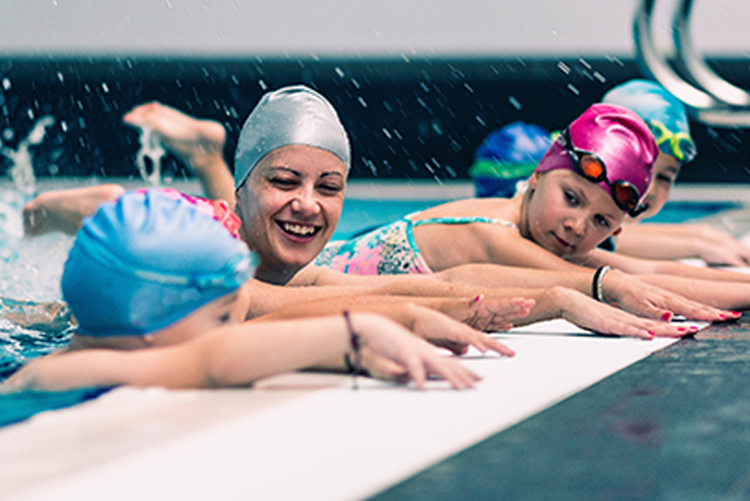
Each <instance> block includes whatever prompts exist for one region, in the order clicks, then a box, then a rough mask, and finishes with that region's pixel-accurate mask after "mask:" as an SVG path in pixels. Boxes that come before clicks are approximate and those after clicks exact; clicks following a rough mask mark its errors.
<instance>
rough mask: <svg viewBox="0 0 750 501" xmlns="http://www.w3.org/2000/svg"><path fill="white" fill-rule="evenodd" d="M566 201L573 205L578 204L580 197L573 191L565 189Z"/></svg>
mask: <svg viewBox="0 0 750 501" xmlns="http://www.w3.org/2000/svg"><path fill="white" fill-rule="evenodd" d="M564 193H565V201H566V202H568V204H570V205H572V206H576V205H578V197H577V196H576V194H575V193H573V192H572V191H567V190H566V191H565V192H564Z"/></svg>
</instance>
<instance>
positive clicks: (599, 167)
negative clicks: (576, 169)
mask: <svg viewBox="0 0 750 501" xmlns="http://www.w3.org/2000/svg"><path fill="white" fill-rule="evenodd" d="M578 165H579V166H580V168H581V171H582V172H583V174H584V175H585V177H588V178H589V179H590V180H592V181H595V182H597V183H598V182H601V181H604V179H605V178H606V174H605V170H604V164H603V163H602V161H601V160H599V159H598V158H596V157H595V156H593V155H584V156H582V157H580V159H579V160H578Z"/></svg>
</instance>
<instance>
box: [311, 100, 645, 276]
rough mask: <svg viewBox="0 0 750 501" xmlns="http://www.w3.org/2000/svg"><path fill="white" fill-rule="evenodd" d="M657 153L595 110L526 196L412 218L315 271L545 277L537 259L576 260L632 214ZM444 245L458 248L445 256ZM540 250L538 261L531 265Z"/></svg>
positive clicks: (547, 160) (464, 203) (639, 134)
mask: <svg viewBox="0 0 750 501" xmlns="http://www.w3.org/2000/svg"><path fill="white" fill-rule="evenodd" d="M657 152H658V150H657V147H656V143H655V142H654V139H653V136H652V135H651V133H650V132H649V130H648V126H647V125H646V124H645V122H643V120H641V119H640V118H639V117H638V116H637V115H636V114H635V113H633V112H631V111H630V110H628V109H626V108H623V107H620V106H614V105H605V104H597V105H594V106H592V107H590V108H589V109H588V110H586V112H585V113H583V115H581V116H580V117H579V118H578V119H576V120H575V121H574V122H573V123H571V124H570V126H569V127H567V128H566V129H565V130H564V131H563V133H562V134H561V135H560V136H559V137H558V138H557V139H556V140H555V141H554V142H553V144H552V145H551V146H550V148H549V149H548V151H547V153H546V154H545V155H544V157H542V159H541V161H540V162H539V164H538V166H537V168H536V170H535V172H534V174H533V175H532V177H531V178H530V179H529V186H530V188H529V190H528V191H527V192H526V193H525V194H522V195H518V196H516V197H514V198H512V199H499V198H484V199H468V200H461V201H456V202H450V203H447V204H443V205H439V206H437V207H433V208H431V209H428V210H425V211H423V212H420V213H416V214H411V215H409V216H407V217H406V218H404V219H403V220H400V221H397V222H395V223H392V224H391V225H388V226H386V227H383V228H380V229H378V230H375V231H373V232H371V233H368V234H365V235H362V236H361V237H358V238H357V239H355V240H354V241H349V242H347V243H345V244H343V245H341V244H340V246H339V247H338V250H337V251H336V252H335V253H334V252H328V253H326V252H324V254H323V255H321V257H319V259H318V260H317V261H316V264H320V265H327V266H329V267H332V268H333V269H337V270H339V271H345V272H349V273H351V272H354V273H362V274H382V273H430V272H433V271H439V270H444V269H448V268H452V267H455V266H459V265H462V264H467V263H495V264H509V265H521V266H529V267H540V268H554V265H553V264H552V263H549V264H548V263H545V262H544V256H545V255H548V254H549V253H552V254H554V255H555V256H557V257H564V258H568V257H571V256H575V257H580V256H585V255H586V254H587V253H588V252H589V251H591V250H592V249H594V248H595V247H596V246H597V245H598V244H599V243H600V242H601V241H602V240H604V239H606V238H607V237H608V236H610V235H611V234H612V233H614V232H615V231H617V230H618V229H619V227H620V224H621V223H622V221H623V219H624V217H625V215H626V213H630V214H633V213H636V212H637V211H638V210H640V207H641V206H640V202H641V200H642V198H643V196H644V194H645V193H646V191H647V190H648V186H649V182H650V179H651V167H652V165H653V162H654V159H655V158H656V155H657ZM581 166H583V167H584V170H581V168H580V167H581ZM591 168H593V169H595V170H596V172H588V170H590V169H591ZM587 172H588V175H589V178H586V177H584V174H585V173H587ZM448 238H450V240H451V241H455V242H457V245H451V246H446V245H445V243H446V241H448V240H447V239H448ZM539 247H541V248H542V249H543V250H544V251H545V252H543V253H541V254H540V256H541V257H536V255H537V254H539V251H540V250H542V249H539ZM360 256H361V257H363V260H361V262H360V260H359V259H358V258H359V257H360ZM549 257H550V258H551V257H553V256H552V255H550V256H549Z"/></svg>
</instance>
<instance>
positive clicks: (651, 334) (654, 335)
mask: <svg viewBox="0 0 750 501" xmlns="http://www.w3.org/2000/svg"><path fill="white" fill-rule="evenodd" d="M647 332H648V335H649V336H651V337H656V334H655V333H653V332H651V331H647Z"/></svg>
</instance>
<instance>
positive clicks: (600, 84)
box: [0, 58, 750, 183]
mask: <svg viewBox="0 0 750 501" xmlns="http://www.w3.org/2000/svg"><path fill="white" fill-rule="evenodd" d="M713 63H714V64H715V65H716V66H717V68H718V69H719V71H720V72H721V73H723V74H725V75H729V77H730V78H731V79H732V81H733V82H735V83H737V84H739V85H742V86H745V87H750V85H748V84H750V74H749V73H748V68H747V62H746V61H719V62H716V61H715V62H713ZM637 76H639V73H638V70H637V68H636V66H635V64H634V62H633V61H619V60H617V59H615V58H611V59H606V58H602V59H595V60H594V59H590V60H582V59H565V60H558V59H523V60H522V59H474V60H467V59H460V60H458V59H457V60H446V59H439V60H415V61H406V60H384V61H375V60H373V61H370V60H342V61H331V60H324V61H316V60H293V61H292V60H256V59H250V60H205V61H201V60H195V59H190V60H178V59H142V58H138V59H127V58H118V59H103V60H92V59H67V60H64V59H49V60H45V59H35V60H28V59H22V60H14V59H0V129H2V136H0V138H2V140H3V142H4V143H5V144H7V145H9V146H10V147H15V145H16V144H17V142H18V140H19V138H23V137H25V135H26V134H27V132H28V130H29V127H30V126H31V124H33V122H34V121H35V120H36V119H38V118H40V117H42V116H44V115H53V116H54V117H55V119H56V123H55V125H54V126H53V127H51V128H50V129H49V131H48V136H47V138H46V139H45V142H44V143H43V144H42V145H40V146H39V147H38V148H36V149H35V155H36V161H35V168H36V171H37V175H38V176H45V175H49V174H50V166H51V165H54V166H55V167H56V170H57V172H58V173H59V174H60V175H89V174H91V173H97V174H100V175H117V176H130V175H136V169H135V167H134V164H133V158H134V155H135V152H136V150H137V148H138V137H137V133H136V132H135V131H134V130H133V129H131V128H129V127H125V126H123V125H122V123H121V117H122V115H123V114H124V113H125V112H126V111H128V110H129V109H130V108H132V107H133V106H135V105H137V104H139V103H142V102H145V101H149V100H159V101H162V102H164V103H167V104H170V105H173V106H175V107H178V108H180V109H182V110H184V111H187V112H189V113H191V114H194V115H197V116H200V117H208V118H213V119H216V120H219V121H221V122H222V123H224V125H225V126H226V127H227V129H228V130H229V132H230V134H229V135H230V141H229V144H228V145H227V152H226V153H227V157H228V158H231V154H229V153H230V152H231V151H232V149H233V145H234V141H235V138H236V134H237V132H238V130H239V127H240V126H241V125H242V121H243V119H244V117H245V116H246V115H247V113H248V112H249V111H250V109H251V108H252V106H253V105H254V104H255V102H256V101H257V100H258V98H259V97H260V96H261V95H262V93H263V92H264V90H265V89H274V88H277V87H280V86H283V85H285V84H290V83H305V84H307V85H310V86H312V87H314V88H316V89H318V90H320V91H321V92H322V93H323V94H324V95H326V96H327V97H328V98H329V99H330V100H331V101H332V102H333V104H334V106H335V107H336V108H337V109H338V111H339V113H340V115H341V118H342V120H343V122H344V124H345V126H346V127H347V129H348V131H349V133H350V135H351V138H352V145H353V152H352V154H353V170H352V175H353V176H354V177H358V178H372V177H378V178H404V179H416V178H423V179H424V178H439V179H441V180H443V179H465V178H466V177H467V176H466V170H467V168H468V167H469V166H470V165H471V162H472V156H473V151H474V149H475V148H476V146H477V145H478V144H479V143H480V142H481V141H482V139H483V137H484V136H485V135H486V134H487V133H488V132H490V131H491V130H493V129H495V128H498V127H500V126H502V125H504V124H507V123H509V122H511V121H514V120H524V121H527V122H533V123H537V124H540V125H543V126H545V127H547V128H549V129H558V128H560V127H562V126H564V125H565V123H566V122H568V121H569V120H571V119H572V118H573V117H575V116H576V115H577V114H579V113H581V112H582V111H583V110H584V109H585V108H586V106H588V105H589V104H590V103H592V102H594V101H597V100H598V99H599V98H600V97H601V96H602V94H603V93H604V92H606V90H608V89H609V88H610V87H612V86H614V85H616V84H618V83H621V82H623V81H625V80H627V79H630V78H634V77H637ZM693 127H694V135H695V137H696V140H697V142H698V148H699V151H700V153H701V155H700V156H699V159H698V160H697V161H696V162H695V163H694V164H692V165H691V166H690V167H688V168H686V169H685V170H684V173H683V175H682V177H681V181H683V182H743V183H747V182H750V170H749V169H750V167H749V166H750V158H749V156H750V154H749V153H748V147H747V144H748V143H747V141H746V140H747V139H748V138H749V136H748V133H747V132H746V131H744V130H718V129H717V130H712V129H708V128H706V127H704V126H701V125H699V124H693ZM0 162H2V163H1V164H0V172H1V171H2V170H4V169H5V168H7V165H8V162H7V160H6V159H4V158H0ZM167 164H168V165H167V166H166V168H167V169H169V170H174V171H175V172H177V173H178V175H180V174H184V172H182V171H181V170H180V167H179V166H178V165H177V163H176V162H175V161H168V162H167ZM54 170H55V169H53V171H54Z"/></svg>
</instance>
